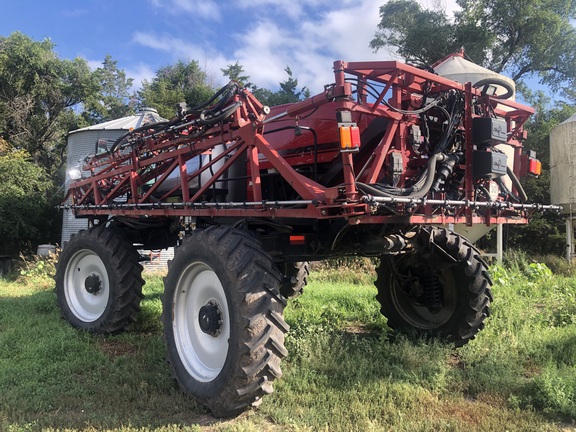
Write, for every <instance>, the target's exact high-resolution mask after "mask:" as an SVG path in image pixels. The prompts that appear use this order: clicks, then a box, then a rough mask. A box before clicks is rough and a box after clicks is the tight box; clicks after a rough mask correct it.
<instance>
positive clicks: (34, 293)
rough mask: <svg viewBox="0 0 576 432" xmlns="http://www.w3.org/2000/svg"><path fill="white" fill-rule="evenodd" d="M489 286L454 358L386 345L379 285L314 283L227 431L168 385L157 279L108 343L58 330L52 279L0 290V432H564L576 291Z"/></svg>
mask: <svg viewBox="0 0 576 432" xmlns="http://www.w3.org/2000/svg"><path fill="white" fill-rule="evenodd" d="M370 263H371V261H370ZM365 264H366V265H368V264H369V263H365ZM365 264H362V265H365ZM531 264H534V265H531ZM354 265H356V264H354ZM322 272H324V273H322ZM330 272H332V274H331V275H330ZM492 273H493V276H494V280H495V285H494V287H493V291H494V296H495V301H494V303H493V307H492V311H493V313H492V316H491V317H490V319H489V320H488V321H487V327H486V329H485V330H484V331H482V332H481V333H479V335H478V337H477V338H476V340H474V341H472V342H471V343H469V344H468V345H466V346H465V347H463V348H461V349H459V350H454V349H453V348H452V347H451V346H449V345H446V344H443V343H441V342H438V341H435V340H430V339H415V338H411V337H407V336H403V335H397V334H395V333H393V332H391V331H389V330H388V329H387V327H386V319H385V318H384V317H382V316H381V315H380V312H379V305H378V303H377V302H376V301H375V300H374V296H375V294H376V290H375V288H374V286H373V285H372V280H373V274H372V275H371V276H370V277H369V278H368V279H369V280H367V281H364V282H362V283H354V282H353V279H352V278H348V277H345V278H343V279H344V280H343V281H340V282H334V281H336V280H338V275H340V274H342V272H341V271H340V270H338V269H336V270H334V269H331V268H328V267H326V268H323V269H319V270H316V271H314V272H313V273H312V274H311V276H310V284H309V286H308V287H307V288H306V290H305V292H304V294H303V295H302V296H300V297H298V298H297V299H295V300H293V301H291V302H290V303H289V305H288V307H287V308H286V311H285V316H286V320H287V322H288V323H289V324H290V326H291V331H290V332H289V333H288V334H287V336H286V346H287V348H288V350H289V355H288V357H287V358H286V359H285V360H284V361H283V363H282V369H283V372H284V376H283V377H282V379H280V380H277V381H276V383H275V388H276V392H275V393H273V394H272V395H270V396H269V397H267V398H266V399H265V400H264V403H263V404H262V405H261V406H260V408H259V409H257V410H252V411H248V412H247V413H245V414H243V415H241V416H239V417H238V418H235V419H227V420H216V419H214V418H212V417H211V416H210V415H209V413H208V412H206V411H205V410H204V409H203V408H202V407H200V406H199V405H198V404H196V403H195V402H194V401H192V400H190V398H188V397H186V396H185V395H183V394H182V393H181V392H180V391H179V389H178V388H177V386H176V385H175V383H174V381H173V380H172V378H171V377H170V372H169V368H168V365H167V364H166V362H165V351H164V345H163V342H162V335H161V333H162V330H161V325H160V316H161V313H162V311H161V296H162V289H163V288H162V279H161V275H156V274H146V275H145V278H146V281H147V283H146V285H145V287H144V292H145V295H146V297H145V299H144V300H143V302H142V311H141V313H140V316H139V319H138V321H137V322H136V323H135V324H134V325H132V326H131V328H130V329H128V331H126V332H124V333H123V334H120V335H118V336H114V337H107V338H106V337H97V336H93V335H90V334H87V333H83V332H79V331H76V330H74V329H72V328H71V327H70V326H69V325H68V324H67V323H66V322H65V321H64V320H62V319H61V318H60V316H59V311H58V309H57V307H56V305H55V304H56V302H55V294H54V292H53V282H52V281H51V279H50V278H48V277H46V276H44V279H43V282H42V283H39V282H38V279H37V277H36V276H34V277H27V278H21V279H19V281H18V282H8V281H5V280H0V430H7V431H14V432H15V431H37V430H43V431H80V430H82V431H99V430H110V431H126V432H132V431H134V432H136V431H138V432H148V431H161V432H173V431H174V432H175V431H200V430H207V431H261V430H265V431H285V430H288V431H316V430H327V431H380V430H394V431H460V430H465V431H480V430H494V431H500V430H510V431H514V430H517V431H524V430H541V431H547V430H550V431H551V430H558V429H559V428H560V424H561V423H558V422H562V421H563V422H568V421H571V419H573V418H576V379H575V378H574V377H575V376H576V336H574V335H575V334H576V323H575V321H574V319H573V318H572V317H573V316H575V315H576V314H575V312H576V299H575V293H576V282H574V281H572V279H571V278H569V277H563V276H557V275H556V276H555V275H553V274H551V272H550V268H549V267H548V266H545V265H543V264H542V265H540V264H539V263H532V262H530V261H528V262H522V261H516V262H515V263H512V265H507V266H503V267H493V268H492ZM366 274H367V275H368V274H369V272H368V271H366ZM319 275H320V277H318V276H319ZM38 277H42V276H41V275H39V276H38ZM319 279H320V281H319Z"/></svg>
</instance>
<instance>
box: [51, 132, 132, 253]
mask: <svg viewBox="0 0 576 432" xmlns="http://www.w3.org/2000/svg"><path fill="white" fill-rule="evenodd" d="M125 132H126V131H125V130H120V129H118V130H90V131H84V132H76V133H73V134H71V135H69V136H68V156H67V158H66V169H67V170H68V169H70V168H75V167H81V166H82V164H83V162H84V158H85V157H86V156H88V155H91V154H94V149H95V145H96V141H97V140H98V139H99V138H107V139H116V138H118V137H119V136H120V135H122V134H124V133H125ZM83 173H84V174H85V175H86V176H89V175H90V172H89V171H84V172H83ZM69 186H70V179H69V178H68V175H66V182H65V188H66V191H68V187H69ZM71 202H72V201H71V200H69V201H68V202H67V203H71ZM63 213H64V214H63V215H62V239H61V247H64V246H65V245H66V243H67V242H68V240H70V237H71V236H72V234H76V233H77V232H78V231H80V230H82V229H86V228H88V221H87V219H77V218H75V217H74V214H73V213H72V211H70V210H64V211H63Z"/></svg>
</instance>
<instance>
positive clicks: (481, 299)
mask: <svg viewBox="0 0 576 432" xmlns="http://www.w3.org/2000/svg"><path fill="white" fill-rule="evenodd" d="M421 235H422V236H426V237H429V238H430V237H432V238H433V239H434V243H435V244H437V245H438V247H440V248H441V249H442V250H443V251H445V252H446V253H448V255H450V257H452V258H453V259H455V260H456V262H457V263H458V266H459V268H460V270H461V275H462V277H463V278H465V280H466V283H465V285H466V286H462V287H459V289H458V295H459V296H465V299H466V301H465V302H461V304H464V303H465V308H466V310H465V311H462V310H461V311H456V312H455V313H454V315H459V318H456V319H455V320H452V322H450V323H447V325H446V326H445V327H444V328H440V329H438V331H439V333H440V335H441V336H442V337H443V338H445V339H446V340H448V341H450V342H453V343H454V345H455V346H456V347H461V346H463V345H465V344H466V343H468V342H469V341H470V340H472V339H474V338H475V337H476V334H477V333H478V332H479V331H481V330H482V329H483V328H484V320H485V319H486V318H487V317H488V316H489V315H490V303H491V302H492V301H493V297H492V291H491V286H492V280H491V278H490V274H489V272H488V265H487V264H486V262H485V261H484V260H483V259H482V258H481V257H480V252H479V251H478V249H476V247H474V245H472V243H470V242H469V241H468V240H466V239H465V238H464V237H461V236H460V235H458V234H455V233H453V232H451V231H449V230H447V229H445V228H438V227H434V228H432V227H427V228H424V229H422V231H421ZM432 247H433V246H432ZM385 258H387V259H394V257H383V259H385ZM377 275H378V277H377V279H376V281H375V282H374V285H375V286H376V288H377V289H378V294H377V295H376V299H377V300H378V302H379V303H380V305H381V308H380V312H381V313H382V315H384V316H386V317H387V318H388V326H389V327H391V328H392V329H394V330H400V331H401V330H403V329H406V328H407V327H408V325H407V324H406V322H404V321H403V320H402V318H400V317H399V316H397V314H396V313H395V312H394V311H393V310H392V309H394V306H393V305H391V304H390V303H391V302H390V301H389V300H388V298H387V295H386V294H387V293H386V292H385V290H387V289H388V286H387V285H388V283H389V279H390V273H389V269H388V266H387V265H385V264H384V263H381V265H380V266H379V267H378V269H377ZM414 330H416V331H419V329H414ZM422 333H428V332H426V331H422Z"/></svg>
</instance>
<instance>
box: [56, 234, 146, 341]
mask: <svg viewBox="0 0 576 432" xmlns="http://www.w3.org/2000/svg"><path fill="white" fill-rule="evenodd" d="M138 258H139V255H138V252H137V251H136V250H135V249H134V247H133V246H132V244H130V243H129V242H128V241H127V240H125V239H124V237H122V236H121V235H120V234H119V233H118V232H116V231H113V230H112V229H110V228H106V227H104V226H98V227H94V228H91V229H89V230H87V231H80V232H79V233H78V234H76V235H73V236H72V238H71V239H70V241H69V242H68V244H67V245H66V247H65V248H64V250H63V251H62V253H61V254H60V258H59V260H58V265H57V269H56V276H55V279H56V296H57V302H58V305H59V306H60V311H61V313H62V316H63V317H64V318H65V319H66V320H67V321H68V322H69V323H70V324H71V325H72V326H73V327H76V328H78V329H82V330H86V331H89V332H91V333H97V334H116V333H119V332H120V331H122V330H124V329H125V328H126V327H127V326H128V325H130V324H131V323H133V322H134V321H135V320H136V315H137V313H138V311H139V310H140V300H141V299H142V297H143V295H142V286H143V285H144V280H143V279H142V276H141V274H142V266H141V265H140V264H139V263H138Z"/></svg>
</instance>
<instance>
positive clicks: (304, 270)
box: [280, 261, 310, 299]
mask: <svg viewBox="0 0 576 432" xmlns="http://www.w3.org/2000/svg"><path fill="white" fill-rule="evenodd" d="M280 271H281V272H282V275H283V278H282V283H281V284H280V294H282V295H283V296H284V297H286V298H288V299H291V298H296V297H298V296H299V295H300V294H302V293H303V292H304V287H305V286H306V284H307V283H308V275H309V274H310V264H309V263H308V261H297V262H285V263H283V264H281V265H280Z"/></svg>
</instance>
